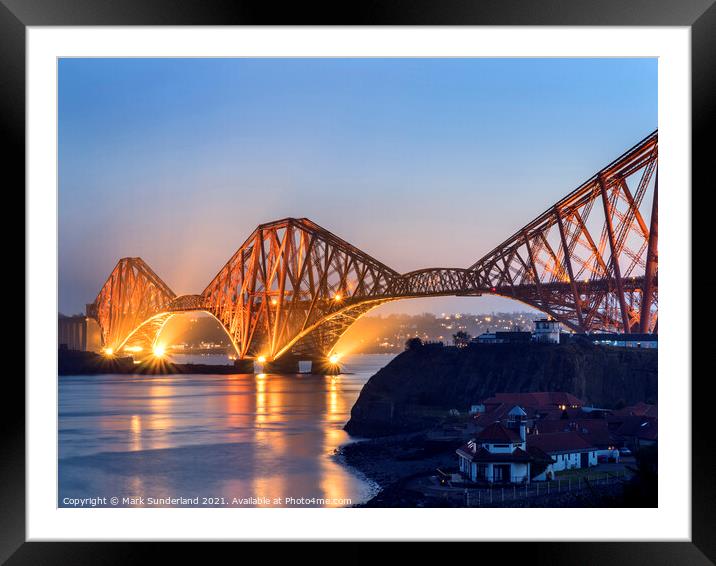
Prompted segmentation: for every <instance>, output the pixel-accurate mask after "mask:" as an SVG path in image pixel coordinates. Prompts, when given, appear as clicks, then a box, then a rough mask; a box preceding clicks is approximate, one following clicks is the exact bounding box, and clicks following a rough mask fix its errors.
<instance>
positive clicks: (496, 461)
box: [456, 406, 534, 483]
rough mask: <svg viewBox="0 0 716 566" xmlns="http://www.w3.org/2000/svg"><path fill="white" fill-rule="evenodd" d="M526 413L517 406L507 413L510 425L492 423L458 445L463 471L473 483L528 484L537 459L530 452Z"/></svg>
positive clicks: (461, 469) (460, 464)
mask: <svg viewBox="0 0 716 566" xmlns="http://www.w3.org/2000/svg"><path fill="white" fill-rule="evenodd" d="M526 416H527V414H526V413H525V411H524V410H523V409H522V408H521V407H519V406H515V407H513V408H512V409H511V410H510V411H509V413H508V415H507V418H508V425H509V427H506V426H503V425H502V424H500V423H493V424H491V425H489V426H488V427H486V428H485V429H484V430H483V431H482V432H480V433H479V434H478V435H477V436H476V437H475V438H474V439H472V440H470V442H468V443H467V444H465V445H464V446H462V447H460V448H458V449H457V451H456V452H457V456H458V462H459V466H460V472H461V473H462V474H463V475H464V476H465V477H467V478H468V479H470V480H471V481H474V482H478V481H486V482H489V483H529V481H530V464H531V462H532V461H533V460H534V458H533V457H532V456H530V455H529V454H528V453H527V441H526V426H525V423H524V418H525V417H526Z"/></svg>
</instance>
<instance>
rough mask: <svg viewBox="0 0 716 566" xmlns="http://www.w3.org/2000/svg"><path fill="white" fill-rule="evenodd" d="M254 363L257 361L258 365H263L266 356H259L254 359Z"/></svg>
mask: <svg viewBox="0 0 716 566" xmlns="http://www.w3.org/2000/svg"><path fill="white" fill-rule="evenodd" d="M256 361H257V362H258V363H260V364H265V363H266V356H259V357H258V358H256Z"/></svg>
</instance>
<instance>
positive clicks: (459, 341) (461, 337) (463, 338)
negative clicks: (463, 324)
mask: <svg viewBox="0 0 716 566" xmlns="http://www.w3.org/2000/svg"><path fill="white" fill-rule="evenodd" d="M452 342H453V344H455V346H457V347H458V348H464V347H465V346H467V345H468V344H469V343H470V335H469V334H468V333H467V332H463V331H462V330H460V331H458V332H456V333H455V334H453V335H452Z"/></svg>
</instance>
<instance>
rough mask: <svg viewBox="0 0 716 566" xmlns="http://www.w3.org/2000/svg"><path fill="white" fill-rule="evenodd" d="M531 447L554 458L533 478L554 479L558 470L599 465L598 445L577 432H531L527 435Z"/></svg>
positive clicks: (536, 479) (537, 479) (538, 479)
mask: <svg viewBox="0 0 716 566" xmlns="http://www.w3.org/2000/svg"><path fill="white" fill-rule="evenodd" d="M527 442H528V443H529V446H530V448H532V449H534V448H536V449H538V450H540V451H542V452H543V453H545V454H547V455H548V456H550V457H551V458H552V463H551V464H549V465H548V466H547V467H546V468H545V470H544V471H543V472H542V473H540V474H539V475H537V476H535V477H534V478H533V479H534V480H535V481H540V480H545V479H553V478H554V474H555V473H556V472H561V471H562V470H571V469H574V468H589V467H592V466H596V465H597V447H596V446H592V445H591V444H590V443H589V442H588V441H587V440H586V439H584V438H583V437H582V436H580V435H579V434H577V433H576V432H553V433H549V434H531V435H530V436H528V437H527Z"/></svg>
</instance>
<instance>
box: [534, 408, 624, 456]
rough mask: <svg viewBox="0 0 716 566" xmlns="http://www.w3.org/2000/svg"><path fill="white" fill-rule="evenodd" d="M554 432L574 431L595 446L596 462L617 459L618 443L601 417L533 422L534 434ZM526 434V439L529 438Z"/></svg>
mask: <svg viewBox="0 0 716 566" xmlns="http://www.w3.org/2000/svg"><path fill="white" fill-rule="evenodd" d="M555 432H576V433H577V434H578V435H579V436H581V437H582V438H583V439H584V440H586V441H587V442H588V443H589V444H590V445H592V446H594V447H595V448H596V455H597V462H599V461H600V459H604V460H611V461H615V462H618V461H619V450H618V449H617V445H618V444H620V443H619V442H618V441H617V440H616V439H615V438H614V436H613V434H612V433H611V431H610V430H609V423H608V422H607V421H606V420H604V419H603V418H581V419H559V420H541V421H538V422H537V423H535V425H534V429H533V433H534V434H553V433H555ZM529 438H530V437H529V436H528V440H529Z"/></svg>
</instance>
